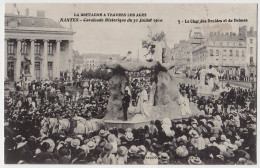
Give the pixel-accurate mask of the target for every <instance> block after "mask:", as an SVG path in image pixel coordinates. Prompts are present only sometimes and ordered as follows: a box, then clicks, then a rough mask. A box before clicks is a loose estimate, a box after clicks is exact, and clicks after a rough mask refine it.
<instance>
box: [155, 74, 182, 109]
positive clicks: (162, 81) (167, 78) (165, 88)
mask: <svg viewBox="0 0 260 168" xmlns="http://www.w3.org/2000/svg"><path fill="white" fill-rule="evenodd" d="M179 95H180V94H179V90H178V86H177V82H176V80H175V79H174V77H173V76H171V75H170V73H169V72H164V71H160V72H159V73H158V75H157V86H156V92H155V97H154V105H155V106H158V105H166V104H168V103H174V104H176V101H177V100H178V98H179Z"/></svg>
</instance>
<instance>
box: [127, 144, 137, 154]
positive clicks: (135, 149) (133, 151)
mask: <svg viewBox="0 0 260 168" xmlns="http://www.w3.org/2000/svg"><path fill="white" fill-rule="evenodd" d="M138 151H139V148H138V147H137V146H135V145H132V146H131V147H130V149H129V150H128V152H129V153H131V154H136V153H137V152H138Z"/></svg>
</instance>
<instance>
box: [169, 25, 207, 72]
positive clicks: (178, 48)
mask: <svg viewBox="0 0 260 168" xmlns="http://www.w3.org/2000/svg"><path fill="white" fill-rule="evenodd" d="M191 33H192V30H191V31H190V35H189V39H188V40H180V41H179V43H178V44H175V45H174V48H173V53H174V54H173V55H174V62H175V65H176V67H177V68H178V69H180V70H191V69H192V67H193V61H192V50H193V47H194V46H197V45H200V44H202V42H203V40H204V37H203V35H202V33H201V28H200V27H195V28H194V30H193V34H191Z"/></svg>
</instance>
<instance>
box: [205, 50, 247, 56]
mask: <svg viewBox="0 0 260 168" xmlns="http://www.w3.org/2000/svg"><path fill="white" fill-rule="evenodd" d="M209 53H210V56H214V51H213V49H210V50H209ZM226 54H227V50H223V55H226ZM233 54H234V53H233V50H229V56H233ZM219 55H220V50H216V51H215V56H219ZM236 56H237V57H239V50H236ZM244 56H245V51H243V50H242V57H244Z"/></svg>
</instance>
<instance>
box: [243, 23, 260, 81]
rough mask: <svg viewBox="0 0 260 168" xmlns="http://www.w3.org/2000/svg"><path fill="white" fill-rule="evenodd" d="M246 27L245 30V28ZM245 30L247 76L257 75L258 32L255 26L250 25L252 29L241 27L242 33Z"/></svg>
mask: <svg viewBox="0 0 260 168" xmlns="http://www.w3.org/2000/svg"><path fill="white" fill-rule="evenodd" d="M243 29H244V30H243ZM244 32H245V34H244V35H245V36H246V58H247V60H246V62H247V71H246V76H249V77H253V78H255V77H256V71H257V69H256V64H257V62H256V61H257V39H256V37H257V32H256V31H254V28H253V27H250V30H249V31H247V28H246V27H245V26H244V27H242V28H241V29H240V33H241V34H242V35H243V33H244Z"/></svg>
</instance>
